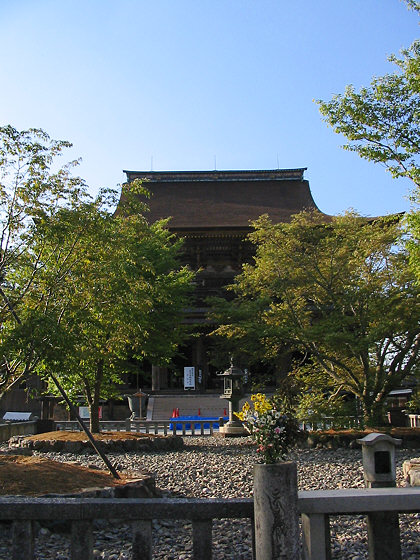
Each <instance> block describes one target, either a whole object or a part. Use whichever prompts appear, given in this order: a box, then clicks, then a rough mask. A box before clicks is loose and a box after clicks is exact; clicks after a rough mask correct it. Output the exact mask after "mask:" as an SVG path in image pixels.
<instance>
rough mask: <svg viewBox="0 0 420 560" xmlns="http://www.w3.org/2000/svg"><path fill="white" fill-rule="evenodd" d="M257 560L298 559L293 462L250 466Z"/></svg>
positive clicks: (294, 466)
mask: <svg viewBox="0 0 420 560" xmlns="http://www.w3.org/2000/svg"><path fill="white" fill-rule="evenodd" d="M254 526H255V557H256V558H257V560H300V557H301V556H300V535H299V512H298V492H297V468H296V463H292V462H285V463H275V464H273V465H260V464H258V465H255V466H254Z"/></svg>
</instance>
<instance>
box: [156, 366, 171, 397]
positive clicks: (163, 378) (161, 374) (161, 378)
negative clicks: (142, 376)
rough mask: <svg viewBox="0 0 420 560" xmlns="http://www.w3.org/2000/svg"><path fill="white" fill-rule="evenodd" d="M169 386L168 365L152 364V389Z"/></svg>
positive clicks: (157, 389) (158, 389)
mask: <svg viewBox="0 0 420 560" xmlns="http://www.w3.org/2000/svg"><path fill="white" fill-rule="evenodd" d="M167 388H168V370H167V368H166V367H160V366H152V391H160V389H167Z"/></svg>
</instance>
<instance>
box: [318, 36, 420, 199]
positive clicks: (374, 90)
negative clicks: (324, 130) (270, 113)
mask: <svg viewBox="0 0 420 560" xmlns="http://www.w3.org/2000/svg"><path fill="white" fill-rule="evenodd" d="M390 60H391V61H392V62H394V63H395V65H396V66H397V67H398V70H397V72H395V73H394V74H387V75H385V76H381V77H378V78H374V79H373V80H372V82H371V84H370V87H363V88H361V89H360V91H359V92H357V91H355V89H354V87H353V86H351V85H349V86H347V88H346V90H345V92H344V94H338V95H335V96H334V97H333V99H332V100H331V101H327V102H325V101H317V103H318V105H319V107H320V111H321V113H322V114H323V115H324V117H325V120H326V122H327V123H328V124H329V125H330V126H332V128H333V130H334V132H337V133H340V134H343V135H344V136H345V137H346V138H347V139H348V140H349V142H348V143H347V144H345V145H344V146H343V147H344V149H346V150H350V151H354V152H356V153H358V154H359V155H360V157H362V158H364V159H367V160H370V161H373V162H375V163H381V164H384V165H385V166H386V167H387V168H388V169H389V171H390V172H391V174H392V176H393V177H407V178H408V179H410V180H411V181H412V182H413V183H414V184H415V185H416V187H417V188H419V187H420V170H419V153H420V141H419V126H420V81H419V74H420V42H418V41H417V42H414V43H413V44H412V45H411V47H410V48H409V49H406V50H403V51H402V58H397V57H396V56H391V57H390Z"/></svg>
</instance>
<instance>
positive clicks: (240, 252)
mask: <svg viewBox="0 0 420 560" xmlns="http://www.w3.org/2000/svg"><path fill="white" fill-rule="evenodd" d="M305 169H306V168H301V169H276V170H263V171H165V172H159V171H149V172H145V171H125V173H126V175H127V181H128V182H130V181H133V180H134V179H142V180H144V181H145V186H146V187H147V188H148V189H149V190H150V191H151V193H152V197H151V198H150V199H149V200H148V205H149V207H150V212H149V213H148V214H147V217H148V220H150V222H153V221H155V220H158V219H160V218H167V217H170V218H171V219H170V222H169V229H170V230H171V231H172V232H174V233H175V234H177V235H180V236H182V237H183V238H184V240H185V242H184V248H183V254H182V264H188V265H189V266H190V267H191V268H192V269H193V270H199V272H198V275H197V279H196V288H195V294H194V297H193V300H192V301H191V305H190V307H189V308H188V309H187V310H186V314H185V318H184V321H186V322H188V323H192V324H195V325H198V326H199V327H198V332H199V333H200V335H199V336H197V337H196V338H193V339H192V341H191V342H190V343H189V344H188V345H186V346H185V347H184V348H182V349H181V353H182V355H183V356H184V358H183V359H179V360H178V361H176V362H175V366H176V371H175V375H174V372H172V374H169V375H168V370H167V368H159V367H156V366H152V380H151V385H152V387H151V389H152V390H153V391H157V392H159V391H165V390H168V389H173V390H175V389H177V388H178V389H180V390H182V391H183V390H184V378H183V371H184V367H193V368H194V374H195V380H194V383H193V386H194V390H195V391H198V392H202V391H205V390H206V389H212V388H215V384H217V381H216V375H215V371H214V368H212V367H211V366H210V365H209V353H208V352H209V344H210V341H209V337H208V333H209V332H210V331H211V330H213V327H214V325H208V323H207V319H206V315H207V312H208V306H206V298H208V297H209V296H215V295H216V296H220V295H222V291H223V287H224V286H226V285H227V284H230V283H231V282H232V281H233V279H234V277H235V275H237V274H238V273H239V272H240V271H241V267H242V264H243V263H246V262H249V261H251V259H252V256H253V246H252V245H251V243H250V242H249V241H247V239H246V238H247V235H248V233H249V232H250V231H251V230H252V228H251V226H250V221H252V220H255V219H256V218H258V217H259V216H261V215H262V214H268V215H269V216H270V218H271V219H272V220H273V222H277V223H278V222H285V221H289V220H290V218H291V216H292V215H293V214H296V213H298V212H300V211H302V210H307V209H316V208H317V207H316V204H315V202H314V200H313V198H312V194H311V191H310V188H309V182H308V181H307V180H306V179H304V171H305ZM226 361H227V363H226V366H227V365H228V362H229V357H228V356H226ZM180 373H182V375H180Z"/></svg>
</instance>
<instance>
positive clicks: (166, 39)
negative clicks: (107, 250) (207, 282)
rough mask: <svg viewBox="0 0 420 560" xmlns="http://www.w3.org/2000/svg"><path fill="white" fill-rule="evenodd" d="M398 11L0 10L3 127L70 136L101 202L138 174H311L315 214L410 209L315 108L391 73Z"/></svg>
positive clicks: (192, 6)
mask: <svg viewBox="0 0 420 560" xmlns="http://www.w3.org/2000/svg"><path fill="white" fill-rule="evenodd" d="M417 37H418V18H417V16H416V15H415V14H414V13H413V12H410V11H408V10H407V9H406V6H405V4H404V3H403V2H401V1H399V0H293V1H292V2H290V1H285V0H118V1H117V0H114V1H108V0H0V68H1V74H0V76H1V78H0V79H1V82H0V86H1V87H0V124H2V125H4V124H12V125H13V126H15V127H16V128H18V129H24V128H28V127H40V128H43V129H44V130H46V131H47V132H48V133H49V134H50V135H51V136H52V137H53V138H57V139H66V140H70V141H71V142H73V144H74V148H73V149H72V150H71V152H69V153H68V156H67V158H66V159H71V158H76V157H79V156H80V157H81V158H82V160H83V161H82V164H81V165H80V167H79V169H78V173H79V174H80V175H81V176H82V177H84V178H85V179H86V181H87V182H88V184H89V185H90V187H91V189H92V192H95V191H96V190H97V189H98V188H99V187H101V186H110V187H115V186H116V185H117V184H118V183H121V182H122V181H124V178H125V176H124V174H123V172H122V170H123V169H130V170H150V169H153V170H155V171H158V170H213V169H215V167H216V168H217V169H273V168H277V167H280V168H294V167H307V168H308V169H307V171H306V174H305V177H306V178H307V179H308V180H309V182H310V186H311V190H312V194H313V196H314V199H315V201H316V203H317V205H318V207H319V208H320V209H321V210H322V211H324V212H326V213H329V214H337V213H340V212H343V211H345V210H346V209H347V208H350V207H352V208H355V209H356V210H358V211H359V212H361V213H362V214H364V215H379V214H386V213H390V212H397V211H403V210H406V209H408V208H409V202H408V200H407V199H406V195H407V193H408V192H409V188H410V184H409V183H408V181H404V180H398V181H395V180H393V179H392V178H391V177H390V175H389V173H387V172H386V171H385V169H384V168H383V167H381V166H379V165H374V164H372V163H369V162H364V161H362V160H360V159H359V158H358V156H357V155H355V154H352V153H349V152H345V151H344V150H342V149H341V148H340V146H341V144H343V142H344V140H343V139H342V138H340V137H339V136H338V135H336V134H334V133H333V132H332V130H331V129H330V128H329V127H328V126H327V125H326V124H325V123H324V122H323V120H322V118H321V116H320V113H319V111H318V107H317V105H316V104H315V103H314V101H313V100H314V99H323V100H328V99H330V98H331V96H332V95H333V94H334V93H341V92H343V91H344V88H345V86H346V85H347V84H349V83H352V84H354V85H355V86H356V87H360V86H361V85H368V84H369V83H370V81H371V78H372V77H373V76H374V75H381V74H384V73H386V72H391V71H393V66H392V65H391V64H390V63H389V62H387V56H388V55H390V54H391V53H397V52H398V51H399V50H400V49H401V48H403V47H405V46H409V44H410V43H411V42H412V41H413V40H414V39H415V38H417Z"/></svg>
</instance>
